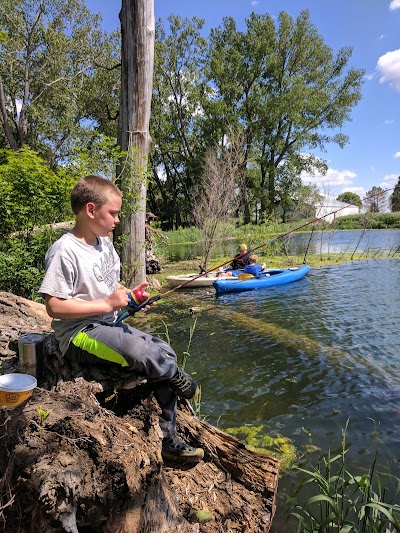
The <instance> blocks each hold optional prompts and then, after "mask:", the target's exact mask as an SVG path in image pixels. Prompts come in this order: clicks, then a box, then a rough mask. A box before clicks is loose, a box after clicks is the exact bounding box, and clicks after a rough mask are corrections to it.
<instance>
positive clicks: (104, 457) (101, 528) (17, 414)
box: [0, 293, 279, 533]
mask: <svg viewBox="0 0 400 533" xmlns="http://www.w3.org/2000/svg"><path fill="white" fill-rule="evenodd" d="M2 298H3V300H7V299H9V300H10V301H12V302H14V307H13V309H14V311H15V309H18V308H19V307H21V309H23V312H24V313H26V309H25V306H26V307H28V308H29V305H28V304H26V303H25V302H22V301H21V303H20V304H19V302H18V299H17V298H16V297H13V296H12V295H4V293H3V295H2ZM11 308H12V306H11V307H9V308H8V309H11ZM42 310H43V309H42ZM18 312H19V311H15V313H16V316H18ZM31 313H32V317H34V318H32V317H31V318H30V319H29V320H31V323H34V322H35V323H36V325H38V324H39V323H42V325H43V329H42V331H48V329H46V328H47V327H48V321H47V322H46V320H45V319H43V318H41V317H40V312H39V311H38V313H37V314H35V312H34V311H33V310H32V311H31ZM3 316H4V315H2V317H0V326H2V325H3ZM42 320H43V321H42ZM41 321H42V322H41ZM14 323H15V320H14ZM17 329H18V328H15V333H16V332H17ZM34 331H36V332H39V328H37V329H35V330H34ZM1 332H3V327H1ZM22 332H26V331H22V330H21V333H22ZM10 338H11V337H10ZM17 339H18V337H17V336H16V338H15V339H14V341H12V342H10V343H9V344H8V347H7V350H8V351H10V352H12V349H13V347H15V341H17ZM0 342H3V333H1V334H0ZM4 342H5V341H4ZM1 355H3V354H2V352H0V356H1ZM6 357H9V354H7V355H6ZM15 358H16V356H15ZM45 365H46V366H45V368H46V371H45V378H43V379H42V381H41V384H40V388H39V387H38V388H36V389H35V390H34V392H33V394H32V396H31V398H30V399H29V400H28V401H27V402H26V403H25V404H23V405H20V406H18V407H16V408H14V409H13V410H7V409H5V408H3V409H0V475H1V480H0V523H1V524H2V525H4V531H13V532H19V531H21V532H25V531H31V532H36V531H37V532H39V531H40V532H61V531H70V532H73V533H76V532H78V531H85V532H94V531H96V532H112V533H114V532H129V533H132V532H133V533H134V532H149V533H151V532H157V533H158V532H161V533H162V532H164V531H165V532H167V531H168V532H171V531H173V532H177V533H180V532H185V533H186V532H187V533H192V532H193V533H194V532H204V533H208V532H220V531H221V532H237V531H246V532H260V533H261V532H262V533H265V532H268V531H269V529H270V525H271V521H272V518H273V515H274V512H275V496H276V490H277V483H278V474H279V461H277V460H276V459H273V458H271V457H266V456H263V455H259V454H256V453H253V452H250V451H248V450H247V449H246V448H245V446H244V445H243V444H242V443H241V442H239V441H238V440H237V439H236V438H234V437H232V436H229V435H226V434H224V433H223V432H222V431H220V430H218V429H217V428H215V427H213V426H211V425H210V424H208V423H207V422H206V421H204V420H201V419H199V418H198V417H197V416H195V415H194V413H193V411H192V409H191V406H190V404H189V403H188V402H186V401H185V402H181V403H180V405H179V408H178V413H177V429H178V433H179V434H180V436H181V437H182V438H183V439H184V440H186V441H187V442H189V443H191V444H192V445H194V446H201V447H203V448H204V450H205V458H204V461H202V462H200V463H199V464H196V465H186V466H185V465H181V466H177V465H173V464H167V463H165V462H164V463H163V461H162V458H161V438H162V435H161V432H160V428H159V425H158V406H157V403H156V401H155V400H154V398H153V396H152V393H151V389H150V388H149V387H148V386H147V385H146V384H145V383H143V382H141V383H139V382H134V383H130V384H129V386H134V387H135V388H134V389H133V390H132V389H130V390H125V391H124V390H120V386H121V385H122V386H123V385H127V382H125V383H122V382H123V381H124V379H125V377H126V376H123V377H122V382H121V380H119V381H116V380H114V377H115V376H111V375H110V374H109V373H108V375H107V376H104V375H103V376H102V375H101V372H100V374H98V373H97V374H96V372H98V371H99V369H91V370H92V373H89V372H88V369H87V368H78V367H77V366H74V365H75V364H72V363H68V362H66V361H65V360H64V359H63V358H62V356H61V354H60V352H59V351H58V347H57V344H56V343H55V340H54V337H53V336H52V335H49V336H48V337H47V338H46V340H45ZM57 373H58V374H57ZM78 376H79V377H78ZM44 385H46V386H44ZM51 388H52V389H53V390H49V389H51ZM110 388H111V389H112V390H114V391H115V394H113V392H112V391H111V392H110ZM106 400H109V401H108V402H107V401H106ZM106 406H107V408H106ZM198 511H209V513H210V515H209V518H208V519H207V520H204V521H203V520H201V517H199V515H198Z"/></svg>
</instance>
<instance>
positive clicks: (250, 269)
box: [244, 254, 267, 276]
mask: <svg viewBox="0 0 400 533" xmlns="http://www.w3.org/2000/svg"><path fill="white" fill-rule="evenodd" d="M257 261H258V256H257V255H255V254H251V255H250V257H249V264H248V265H246V266H245V267H244V273H245V274H252V275H253V276H259V275H260V273H261V272H262V271H263V270H264V269H265V268H266V266H267V265H266V264H265V263H263V264H262V265H260V264H259V263H258V262H257Z"/></svg>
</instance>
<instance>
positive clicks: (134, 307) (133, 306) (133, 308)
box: [114, 187, 395, 325]
mask: <svg viewBox="0 0 400 533" xmlns="http://www.w3.org/2000/svg"><path fill="white" fill-rule="evenodd" d="M394 188H395V187H391V188H390V189H386V190H384V191H381V192H378V193H375V194H371V195H369V196H364V197H363V198H361V200H362V201H364V200H367V199H370V198H373V197H374V196H381V195H383V194H386V193H387V192H388V191H392V190H394ZM351 206H356V207H358V205H357V204H356V203H355V202H350V203H348V204H345V205H343V206H342V207H339V208H338V209H334V210H333V211H330V212H329V213H325V215H321V216H319V217H316V218H314V219H312V220H309V221H308V222H305V223H304V224H301V225H300V226H297V227H295V228H293V229H291V230H289V231H286V232H285V233H282V234H281V235H277V236H276V237H273V238H272V239H270V240H269V241H267V242H264V243H263V244H260V245H259V246H255V247H254V248H251V249H250V250H248V251H246V252H243V253H241V254H237V255H235V256H234V257H232V258H230V259H228V260H227V261H224V262H223V263H221V264H219V265H217V266H215V267H212V268H210V269H208V270H204V269H202V272H200V273H199V274H198V275H197V276H194V277H193V278H191V279H189V280H187V281H184V282H183V283H181V284H180V285H177V286H176V287H173V288H172V289H170V290H168V291H166V292H164V293H163V294H162V295H160V294H157V295H156V296H152V297H151V298H148V299H147V300H145V301H142V302H135V300H134V299H133V298H132V297H131V300H130V302H129V304H128V310H127V311H125V312H124V313H122V314H121V315H120V316H119V317H118V318H117V319H116V321H115V322H114V325H118V324H119V323H120V322H122V320H124V319H125V318H127V317H128V316H132V315H134V314H135V313H136V312H137V311H139V310H140V309H143V308H144V307H146V306H147V305H151V304H152V303H153V302H155V301H157V300H160V299H161V298H165V296H167V295H168V294H170V293H171V292H174V291H176V290H178V289H181V288H182V287H186V285H189V284H190V283H192V282H193V281H195V280H196V279H199V278H201V277H203V276H207V275H208V274H210V272H214V270H217V269H219V268H221V267H224V266H225V265H227V264H228V263H231V262H232V261H233V259H235V258H236V259H240V258H241V257H243V256H244V255H246V254H248V253H249V254H251V253H253V252H255V251H256V250H259V249H260V248H264V246H267V245H268V244H272V243H273V242H275V241H277V240H278V239H283V238H285V237H287V236H288V235H290V234H291V233H294V232H295V231H298V230H300V229H303V228H305V227H307V226H310V225H311V224H315V223H316V222H319V221H320V220H323V219H324V218H326V217H328V216H331V215H336V213H339V212H340V211H343V209H346V208H347V207H351ZM132 302H133V303H132Z"/></svg>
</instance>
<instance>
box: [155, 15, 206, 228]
mask: <svg viewBox="0 0 400 533" xmlns="http://www.w3.org/2000/svg"><path fill="white" fill-rule="evenodd" d="M168 21H169V31H168V32H167V30H166V29H165V27H164V25H163V23H162V21H161V20H159V21H158V22H157V24H156V43H155V60H154V83H153V98H152V115H151V122H150V130H151V136H152V140H153V144H152V147H151V156H150V157H151V163H152V180H151V181H150V184H149V191H148V197H149V208H150V210H152V211H153V212H155V213H158V215H159V217H158V218H159V220H160V222H161V224H162V226H163V227H165V228H168V229H172V228H177V227H179V226H181V225H188V224H189V223H191V222H193V219H192V217H191V214H192V205H191V204H192V199H193V195H192V191H193V187H194V185H195V183H196V182H197V180H198V179H199V176H200V175H201V172H202V164H201V163H202V158H203V156H204V154H205V146H204V143H203V141H202V125H203V123H204V122H205V120H206V117H205V116H204V112H203V108H202V105H201V102H202V99H203V98H207V95H205V94H204V83H202V80H203V78H204V76H203V74H202V70H203V69H202V61H203V59H202V57H203V56H204V53H205V48H206V40H205V39H204V37H202V36H201V35H200V32H201V29H202V26H203V24H204V20H202V19H198V18H196V17H194V18H193V19H192V20H188V19H182V18H181V17H178V16H174V15H171V16H170V17H169V19H168ZM210 119H211V118H210V117H207V120H210ZM212 144H213V145H215V143H212Z"/></svg>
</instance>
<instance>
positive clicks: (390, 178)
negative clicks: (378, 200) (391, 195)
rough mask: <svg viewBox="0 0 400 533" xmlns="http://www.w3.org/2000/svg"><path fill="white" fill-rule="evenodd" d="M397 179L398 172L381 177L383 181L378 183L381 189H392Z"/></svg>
mask: <svg viewBox="0 0 400 533" xmlns="http://www.w3.org/2000/svg"><path fill="white" fill-rule="evenodd" d="M398 179H399V175H398V174H388V175H387V176H384V177H383V181H382V182H381V183H380V184H379V187H382V189H394V187H395V185H396V183H397V180H398Z"/></svg>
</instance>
